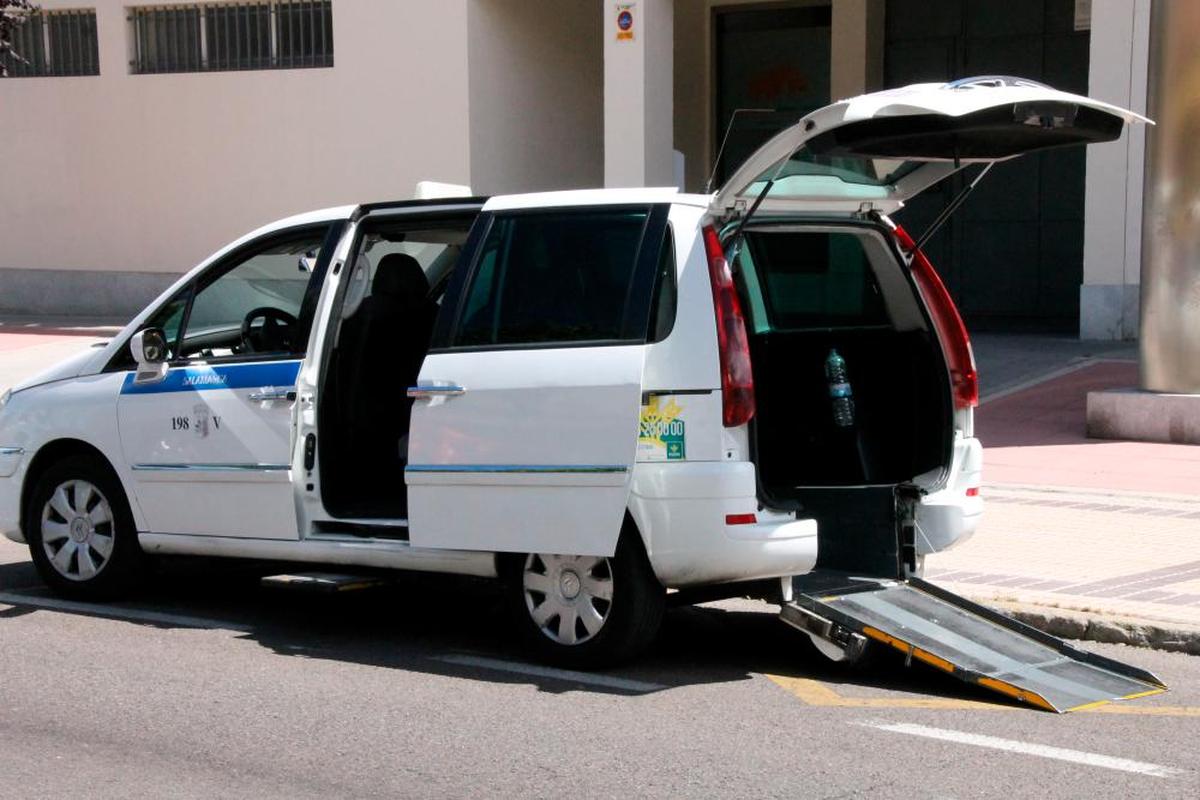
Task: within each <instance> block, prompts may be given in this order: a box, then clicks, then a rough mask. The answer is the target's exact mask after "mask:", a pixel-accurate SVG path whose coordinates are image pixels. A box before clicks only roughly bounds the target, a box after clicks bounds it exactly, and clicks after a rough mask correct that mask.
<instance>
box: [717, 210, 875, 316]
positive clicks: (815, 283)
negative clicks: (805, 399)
mask: <svg viewBox="0 0 1200 800" xmlns="http://www.w3.org/2000/svg"><path fill="white" fill-rule="evenodd" d="M736 268H737V270H738V272H739V273H740V275H741V278H742V290H743V292H744V293H745V301H746V302H745V305H746V308H747V311H748V314H749V317H750V319H749V323H750V326H751V328H752V329H753V331H754V332H755V333H768V332H772V331H804V330H821V329H828V328H851V327H852V328H860V327H886V326H888V325H889V322H890V320H889V318H888V312H887V307H886V306H885V305H884V300H883V295H882V293H881V292H880V288H879V284H878V282H877V280H876V279H875V275H874V272H873V271H872V269H871V264H870V260H869V258H868V256H867V253H866V251H865V250H864V248H863V243H862V237H861V236H859V235H857V234H853V233H838V232H828V231H748V232H747V233H746V237H745V242H744V244H743V246H742V248H741V251H740V253H739V254H738V257H737V264H736Z"/></svg>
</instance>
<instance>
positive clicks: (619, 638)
mask: <svg viewBox="0 0 1200 800" xmlns="http://www.w3.org/2000/svg"><path fill="white" fill-rule="evenodd" d="M506 573H507V574H506V575H505V576H504V577H505V584H506V586H505V591H506V594H507V598H508V604H509V607H510V611H511V612H512V614H513V616H514V617H515V618H516V624H517V626H518V629H519V630H520V631H521V633H522V638H523V639H524V640H525V641H526V643H527V644H528V645H529V646H530V647H531V649H532V650H533V651H534V652H535V653H536V654H537V655H538V656H539V657H540V658H541V659H542V660H545V661H549V662H552V663H555V664H559V665H561V666H566V667H571V668H575V669H598V668H601V667H606V666H611V665H613V664H616V663H619V662H621V661H625V660H628V659H630V658H632V657H633V656H635V655H637V654H638V653H640V652H641V651H642V650H644V649H645V648H646V647H647V646H649V644H650V643H651V642H652V641H653V640H654V636H655V635H656V634H657V633H658V628H659V626H660V625H661V624H662V618H663V612H664V609H665V604H666V603H665V600H666V592H665V591H664V590H663V587H662V585H661V584H659V582H658V579H657V578H655V577H654V572H653V570H651V568H650V563H649V561H648V559H647V558H646V554H645V552H644V551H643V550H642V548H641V546H640V542H639V541H638V539H637V534H636V533H632V534H631V533H624V534H622V536H621V539H620V541H619V542H618V544H617V551H616V553H615V554H614V555H613V556H612V557H604V556H571V555H552V554H546V553H530V554H527V555H523V556H520V557H514V558H512V559H510V560H509V562H508V568H507V570H506Z"/></svg>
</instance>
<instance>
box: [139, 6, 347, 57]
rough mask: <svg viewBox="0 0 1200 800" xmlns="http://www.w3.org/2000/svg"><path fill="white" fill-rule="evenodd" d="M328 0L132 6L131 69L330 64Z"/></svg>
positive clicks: (331, 27) (329, 11) (330, 43)
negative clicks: (132, 53) (132, 48)
mask: <svg viewBox="0 0 1200 800" xmlns="http://www.w3.org/2000/svg"><path fill="white" fill-rule="evenodd" d="M332 5H333V4H332V1H331V0H280V1H279V2H256V3H189V4H187V5H171V6H149V7H137V8H134V9H132V16H131V17H130V18H129V19H130V21H131V22H132V23H133V41H134V60H133V61H132V62H131V66H132V68H133V72H135V73H156V72H222V71H228V70H243V69H296V68H302V67H332V66H333V8H332Z"/></svg>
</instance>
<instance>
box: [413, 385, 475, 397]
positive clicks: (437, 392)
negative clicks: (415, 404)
mask: <svg viewBox="0 0 1200 800" xmlns="http://www.w3.org/2000/svg"><path fill="white" fill-rule="evenodd" d="M466 393H467V390H466V389H464V388H463V387H461V386H410V387H408V396H409V397H415V398H417V399H421V398H428V397H459V396H461V395H464V394H466Z"/></svg>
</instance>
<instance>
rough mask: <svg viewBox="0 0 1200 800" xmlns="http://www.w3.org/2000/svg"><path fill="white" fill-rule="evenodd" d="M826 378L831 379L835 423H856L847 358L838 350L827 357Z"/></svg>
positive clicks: (850, 424) (830, 390) (830, 386)
mask: <svg viewBox="0 0 1200 800" xmlns="http://www.w3.org/2000/svg"><path fill="white" fill-rule="evenodd" d="M825 379H826V380H827V381H829V400H830V402H831V403H832V404H833V424H834V425H837V426H838V427H839V428H849V427H850V426H852V425H853V424H854V392H853V391H852V390H851V388H850V379H849V378H848V377H846V359H844V358H842V357H841V355H839V354H838V351H837V350H830V351H829V355H828V356H827V357H826V358H825Z"/></svg>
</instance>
